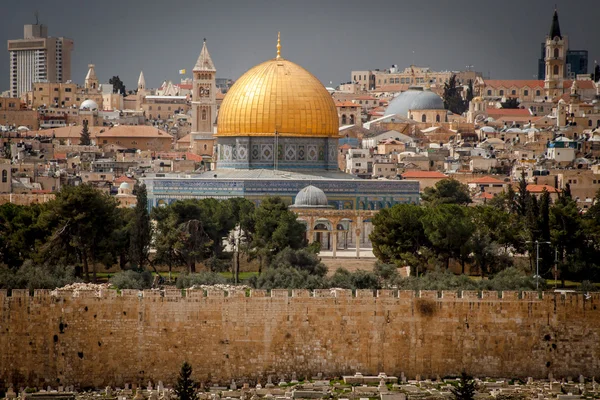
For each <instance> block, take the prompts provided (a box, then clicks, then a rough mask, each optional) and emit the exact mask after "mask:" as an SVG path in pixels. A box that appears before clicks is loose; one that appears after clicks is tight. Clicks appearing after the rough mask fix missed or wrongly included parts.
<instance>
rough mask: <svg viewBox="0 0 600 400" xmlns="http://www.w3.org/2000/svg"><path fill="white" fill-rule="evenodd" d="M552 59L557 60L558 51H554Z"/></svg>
mask: <svg viewBox="0 0 600 400" xmlns="http://www.w3.org/2000/svg"><path fill="white" fill-rule="evenodd" d="M554 58H558V49H554Z"/></svg>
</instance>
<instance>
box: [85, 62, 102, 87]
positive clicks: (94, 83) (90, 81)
mask: <svg viewBox="0 0 600 400" xmlns="http://www.w3.org/2000/svg"><path fill="white" fill-rule="evenodd" d="M94 67H95V66H94V64H88V68H89V69H88V73H87V75H86V76H85V82H84V86H85V88H86V89H98V88H99V83H98V78H97V77H96V70H95V69H94Z"/></svg>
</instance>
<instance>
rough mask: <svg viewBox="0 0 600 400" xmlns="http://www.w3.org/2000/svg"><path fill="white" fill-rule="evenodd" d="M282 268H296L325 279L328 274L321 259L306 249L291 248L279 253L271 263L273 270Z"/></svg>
mask: <svg viewBox="0 0 600 400" xmlns="http://www.w3.org/2000/svg"><path fill="white" fill-rule="evenodd" d="M282 267H286V268H287V267H291V268H295V269H297V270H298V271H306V272H307V273H308V274H310V275H317V276H320V277H323V276H325V275H326V274H327V267H326V266H325V265H324V264H323V263H322V262H321V260H320V259H319V257H318V256H317V255H316V254H315V253H313V252H311V251H309V250H306V249H299V250H294V249H291V248H289V247H287V248H285V249H283V250H282V251H281V252H279V253H278V254H277V255H276V256H275V257H274V258H273V261H272V262H271V268H273V269H276V268H277V269H278V268H282Z"/></svg>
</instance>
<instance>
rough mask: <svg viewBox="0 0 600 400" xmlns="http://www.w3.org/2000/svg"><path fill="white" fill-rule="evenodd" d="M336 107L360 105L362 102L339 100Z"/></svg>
mask: <svg viewBox="0 0 600 400" xmlns="http://www.w3.org/2000/svg"><path fill="white" fill-rule="evenodd" d="M335 106H336V107H360V104H356V103H353V102H351V101H338V102H336V103H335Z"/></svg>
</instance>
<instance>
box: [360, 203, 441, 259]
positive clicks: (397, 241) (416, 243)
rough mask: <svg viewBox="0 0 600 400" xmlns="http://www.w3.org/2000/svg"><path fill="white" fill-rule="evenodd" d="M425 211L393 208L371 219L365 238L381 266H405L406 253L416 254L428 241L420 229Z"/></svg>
mask: <svg viewBox="0 0 600 400" xmlns="http://www.w3.org/2000/svg"><path fill="white" fill-rule="evenodd" d="M424 214H425V209H424V208H423V207H419V206H416V205H412V204H397V205H395V206H393V207H392V208H385V209H383V210H381V211H379V213H377V215H375V217H374V218H373V231H372V232H371V234H370V236H369V238H370V239H371V243H372V244H373V253H374V254H375V255H376V256H377V258H378V259H380V260H381V261H382V262H384V263H389V262H392V263H399V264H403V263H405V262H406V260H405V257H404V255H405V254H406V253H412V254H414V253H416V252H417V251H419V249H420V248H421V247H422V246H427V245H428V244H429V240H428V239H427V236H426V235H425V231H424V229H423V223H422V218H423V216H424Z"/></svg>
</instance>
